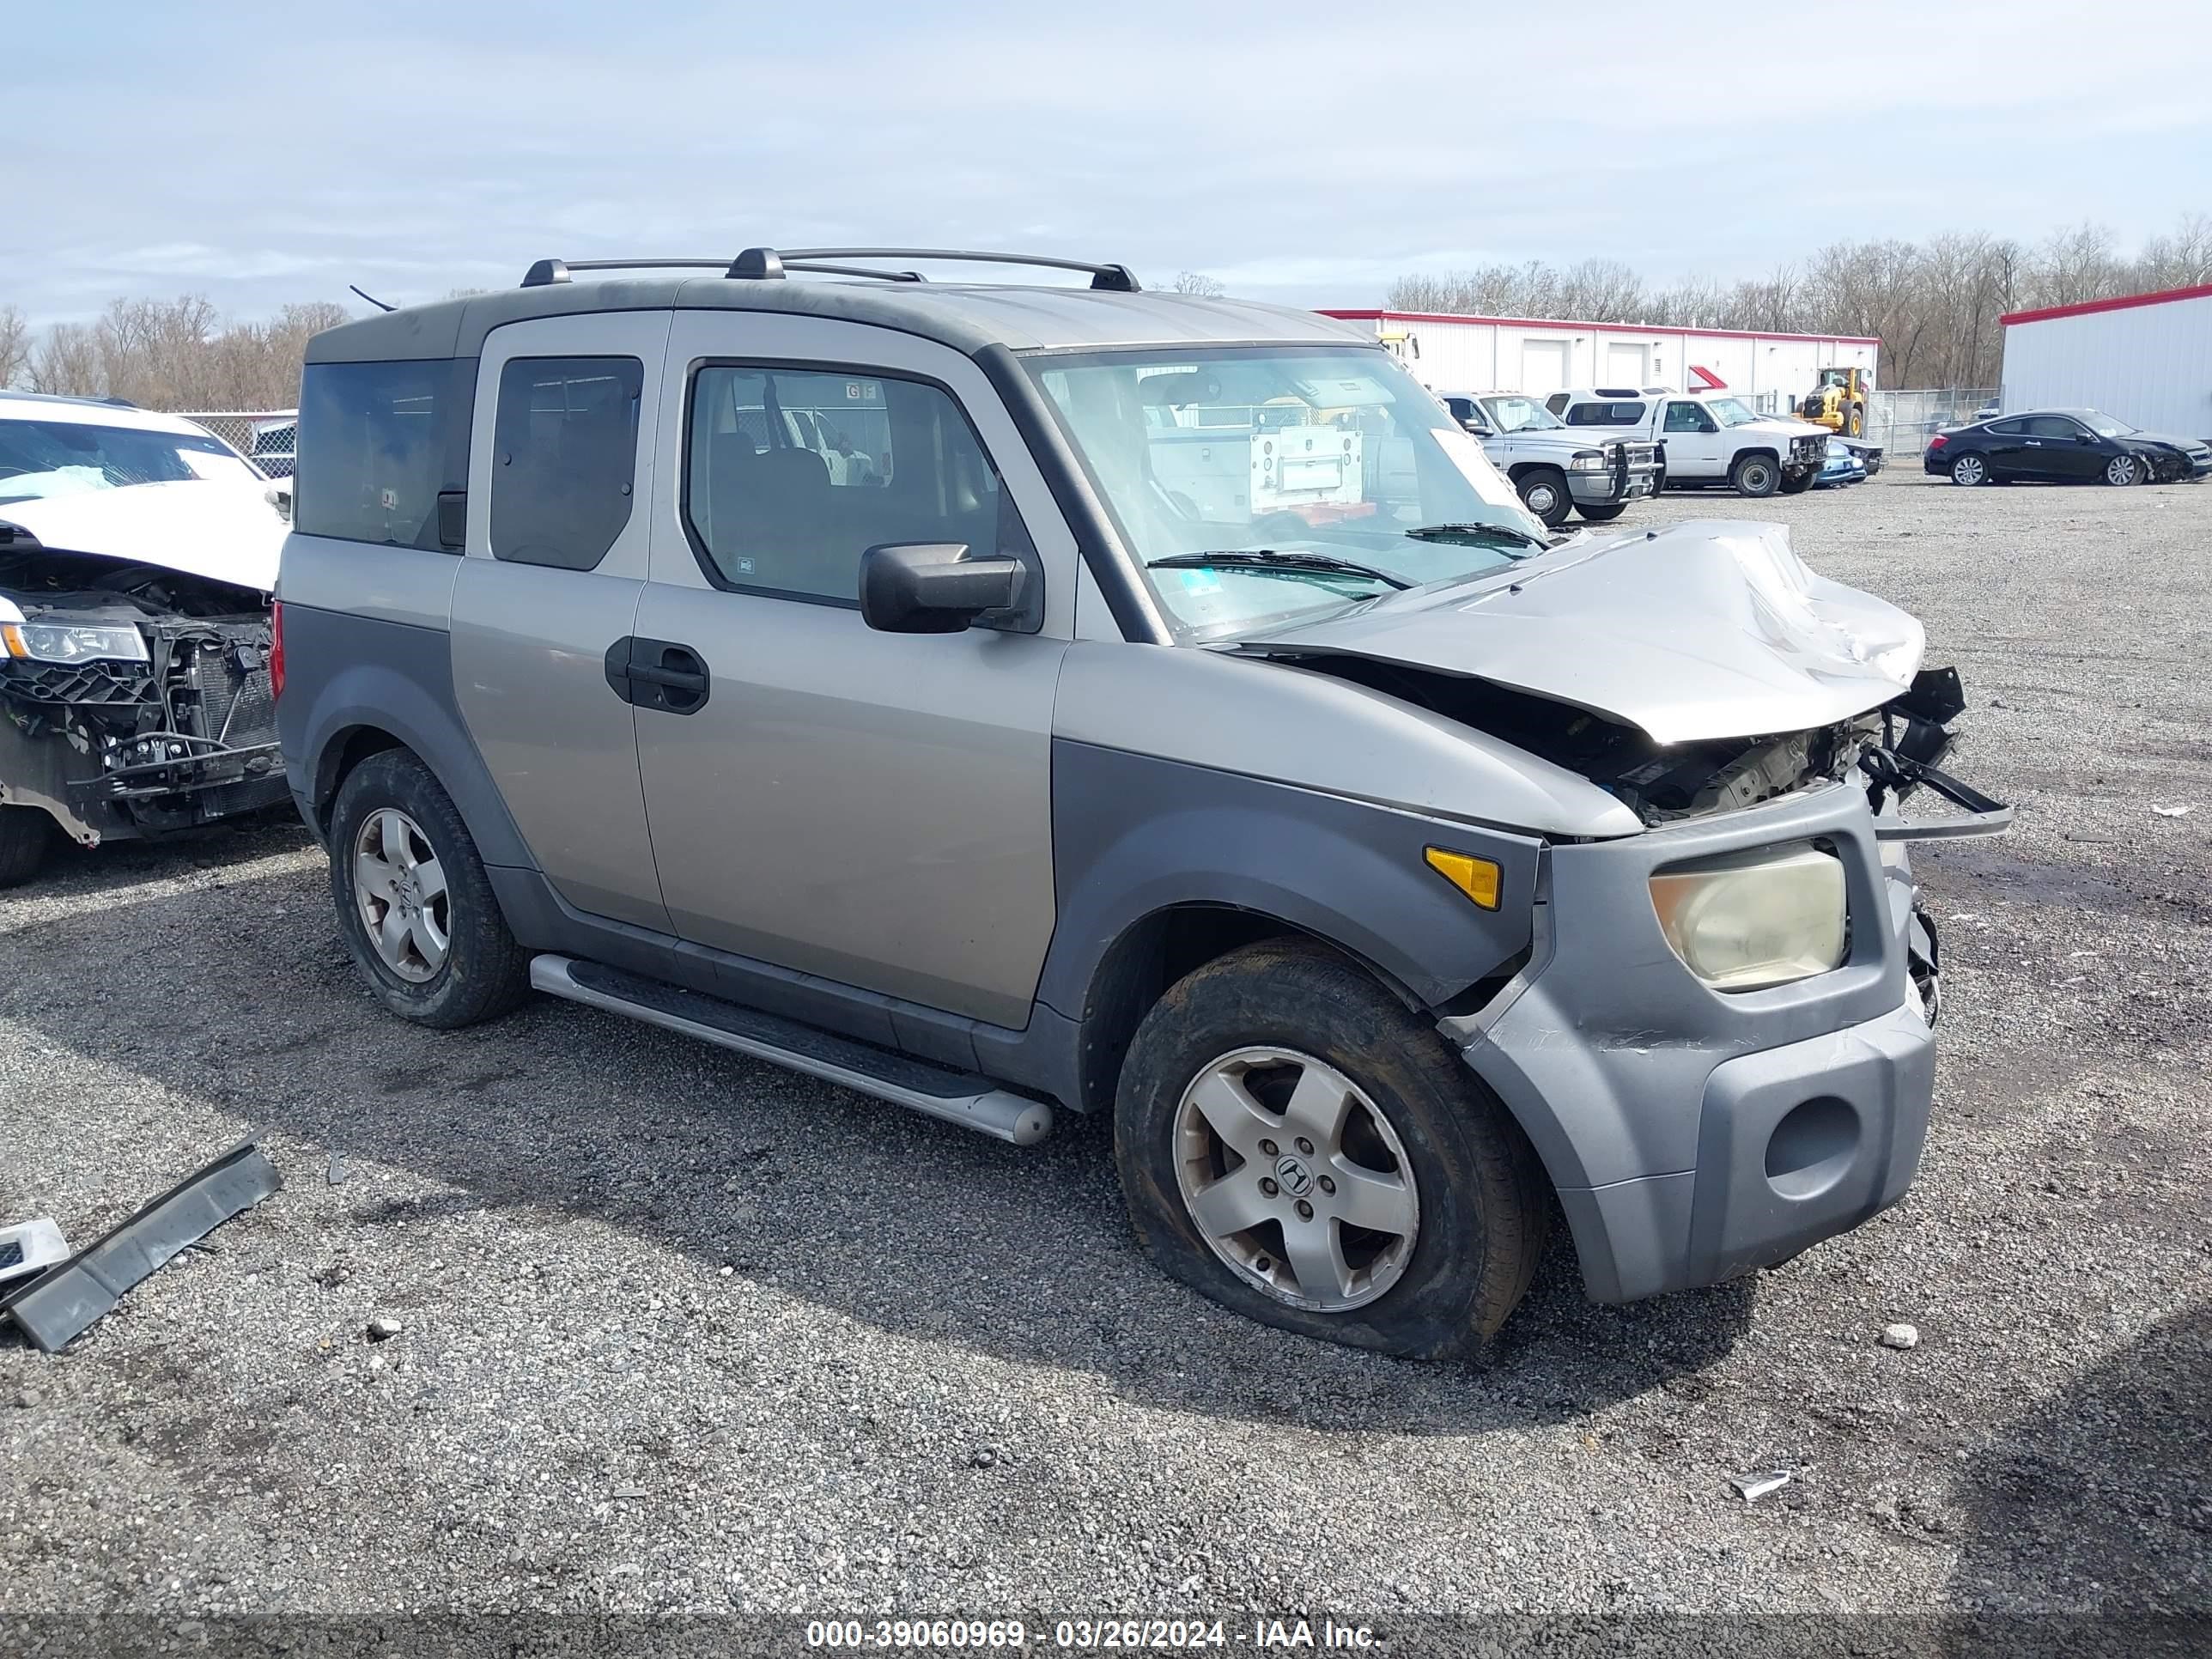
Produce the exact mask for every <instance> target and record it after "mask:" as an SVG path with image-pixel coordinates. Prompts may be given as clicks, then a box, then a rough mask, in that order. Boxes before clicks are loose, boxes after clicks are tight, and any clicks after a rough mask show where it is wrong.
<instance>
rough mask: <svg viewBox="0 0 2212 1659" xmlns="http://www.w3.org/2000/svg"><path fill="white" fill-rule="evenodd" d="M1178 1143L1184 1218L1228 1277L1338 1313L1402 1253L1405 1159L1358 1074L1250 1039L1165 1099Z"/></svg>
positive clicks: (1394, 1266)
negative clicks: (1175, 1099) (1170, 1100)
mask: <svg viewBox="0 0 2212 1659" xmlns="http://www.w3.org/2000/svg"><path fill="white" fill-rule="evenodd" d="M1175 1141H1176V1180H1177V1184H1178V1185H1179V1186H1180V1188H1182V1199H1183V1203H1184V1204H1185V1206H1187V1207H1188V1211H1189V1213H1190V1218H1191V1219H1192V1220H1193V1221H1194V1223H1196V1224H1197V1226H1198V1229H1199V1231H1200V1232H1201V1233H1203V1234H1204V1235H1205V1237H1206V1243H1208V1244H1209V1245H1210V1246H1212V1249H1213V1252H1214V1254H1215V1255H1218V1256H1219V1257H1220V1258H1221V1260H1222V1261H1225V1262H1226V1263H1227V1264H1228V1265H1229V1267H1231V1269H1232V1270H1233V1271H1235V1273H1237V1276H1238V1277H1239V1278H1241V1279H1243V1280H1245V1282H1247V1283H1248V1284H1249V1285H1254V1286H1255V1287H1256V1288H1257V1289H1259V1290H1261V1291H1265V1292H1266V1293H1267V1295H1269V1296H1271V1297H1274V1298H1275V1299H1276V1300H1278V1301H1279V1302H1283V1303H1285V1304H1288V1305H1290V1306H1291V1307H1294V1308H1304V1309H1310V1310H1314V1311H1316V1312H1320V1313H1342V1312H1346V1311H1348V1310H1351V1309H1353V1308H1358V1307H1360V1306H1362V1305H1364V1304H1366V1303H1370V1302H1372V1301H1374V1300H1375V1298H1376V1297H1379V1296H1381V1295H1383V1293H1384V1292H1385V1291H1388V1290H1389V1288H1390V1287H1391V1286H1392V1285H1395V1284H1396V1283H1397V1282H1398V1279H1399V1278H1400V1277H1401V1275H1402V1274H1403V1273H1404V1272H1405V1270H1406V1266H1407V1262H1409V1261H1411V1260H1412V1259H1413V1244H1414V1241H1415V1240H1416V1239H1417V1238H1418V1237H1419V1234H1420V1225H1421V1206H1420V1194H1419V1190H1418V1188H1416V1186H1415V1183H1414V1180H1413V1163H1412V1160H1411V1159H1409V1158H1407V1155H1406V1149H1405V1146H1404V1145H1403V1143H1402V1142H1401V1141H1400V1139H1398V1135H1397V1132H1396V1131H1395V1130H1394V1129H1392V1128H1391V1127H1390V1124H1389V1120H1388V1119H1387V1118H1385V1117H1384V1116H1383V1114H1382V1112H1381V1111H1380V1110H1378V1109H1376V1105H1375V1103H1374V1102H1373V1101H1372V1100H1370V1099H1369V1098H1368V1097H1367V1095H1366V1093H1365V1092H1364V1091H1362V1090H1361V1089H1360V1087H1359V1086H1358V1085H1357V1084H1355V1083H1353V1082H1352V1079H1349V1078H1347V1077H1346V1076H1345V1074H1344V1073H1341V1072H1340V1071H1338V1070H1337V1069H1336V1068H1335V1067H1334V1066H1330V1065H1328V1064H1327V1063H1326V1062H1324V1061H1322V1060H1316V1059H1315V1058H1314V1057H1313V1056H1312V1055H1310V1054H1300V1053H1299V1052H1297V1050H1296V1049H1292V1048H1276V1047H1273V1046H1261V1047H1255V1048H1238V1049H1236V1050H1234V1051H1233V1052H1231V1053H1229V1054H1224V1055H1222V1056H1221V1057H1220V1058H1219V1059H1218V1060H1214V1061H1212V1063H1211V1064H1209V1065H1207V1066H1205V1067H1203V1068H1202V1069H1201V1070H1200V1072H1199V1073H1198V1075H1197V1077H1196V1078H1195V1079H1193V1081H1192V1082H1191V1085H1190V1086H1189V1087H1188V1089H1186V1090H1185V1091H1183V1097H1182V1102H1181V1103H1180V1104H1179V1105H1178V1106H1177V1107H1176V1118H1175Z"/></svg>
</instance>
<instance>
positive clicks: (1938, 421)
mask: <svg viewBox="0 0 2212 1659" xmlns="http://www.w3.org/2000/svg"><path fill="white" fill-rule="evenodd" d="M1996 397H1997V394H1996V390H1995V389H1994V388H1993V387H1990V386H1945V387H1942V388H1941V389H1940V390H1935V391H1927V392H1875V394H1874V400H1873V404H1872V405H1871V406H1870V407H1869V409H1868V410H1867V429H1866V435H1867V441H1868V442H1869V443H1877V444H1880V445H1881V447H1882V450H1883V453H1885V454H1886V455H1891V456H1897V457H1905V456H1910V455H1918V454H1921V453H1924V452H1925V451H1926V450H1927V447H1928V440H1929V438H1930V437H1931V436H1933V435H1935V434H1936V433H1938V432H1941V431H1942V430H1943V428H1946V427H1953V426H1964V425H1966V422H1969V421H1972V420H1974V419H1976V418H1980V419H1984V420H1986V419H1987V418H1988V416H1986V415H1982V414H1981V413H1980V411H1981V410H1982V409H1983V407H1984V405H1994V404H1996Z"/></svg>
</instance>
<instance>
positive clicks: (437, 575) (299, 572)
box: [276, 533, 460, 632]
mask: <svg viewBox="0 0 2212 1659" xmlns="http://www.w3.org/2000/svg"><path fill="white" fill-rule="evenodd" d="M459 568H460V561H459V559H457V558H455V557H454V556H453V555H452V554H450V553H428V552H424V551H422V550H420V549H417V548H412V547H374V548H371V547H363V546H362V545H361V544H358V543H356V542H341V541H333V540H331V538H328V537H325V536H301V535H299V534H297V533H295V534H293V535H290V536H288V537H286V538H284V552H283V563H282V566H281V568H280V573H279V574H278V576H277V578H276V597H277V598H278V599H280V600H288V601H290V602H292V603H294V604H298V605H314V606H316V607H317V608H318V609H319V610H324V611H338V612H341V613H343V614H344V615H346V616H349V617H358V618H360V619H361V620H362V621H364V622H386V623H404V624H406V625H407V626H409V627H410V628H435V629H438V630H440V631H441V632H443V631H444V629H445V628H446V626H447V623H448V621H449V620H450V619H451V617H452V616H453V578H454V576H455V575H456V574H458V573H459Z"/></svg>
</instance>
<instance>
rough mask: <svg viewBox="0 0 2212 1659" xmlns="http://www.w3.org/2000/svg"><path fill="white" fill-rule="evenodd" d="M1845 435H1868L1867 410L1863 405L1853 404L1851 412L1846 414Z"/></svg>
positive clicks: (1849, 436)
mask: <svg viewBox="0 0 2212 1659" xmlns="http://www.w3.org/2000/svg"><path fill="white" fill-rule="evenodd" d="M1844 436H1845V437H1846V438H1863V437H1865V436H1866V410H1865V408H1864V406H1863V405H1862V404H1852V405H1851V407H1850V412H1849V413H1848V414H1846V415H1845V416H1844Z"/></svg>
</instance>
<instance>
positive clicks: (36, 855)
mask: <svg viewBox="0 0 2212 1659" xmlns="http://www.w3.org/2000/svg"><path fill="white" fill-rule="evenodd" d="M53 844H54V821H53V820H52V818H50V817H47V816H46V813H45V812H44V811H41V810H40V808H38V807H35V806H0V887H21V885H22V884H24V883H25V882H27V881H28V880H30V878H32V877H33V876H35V875H37V874H38V873H39V872H40V871H41V870H43V869H45V868H46V854H48V853H49V852H51V851H52V849H53Z"/></svg>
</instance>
